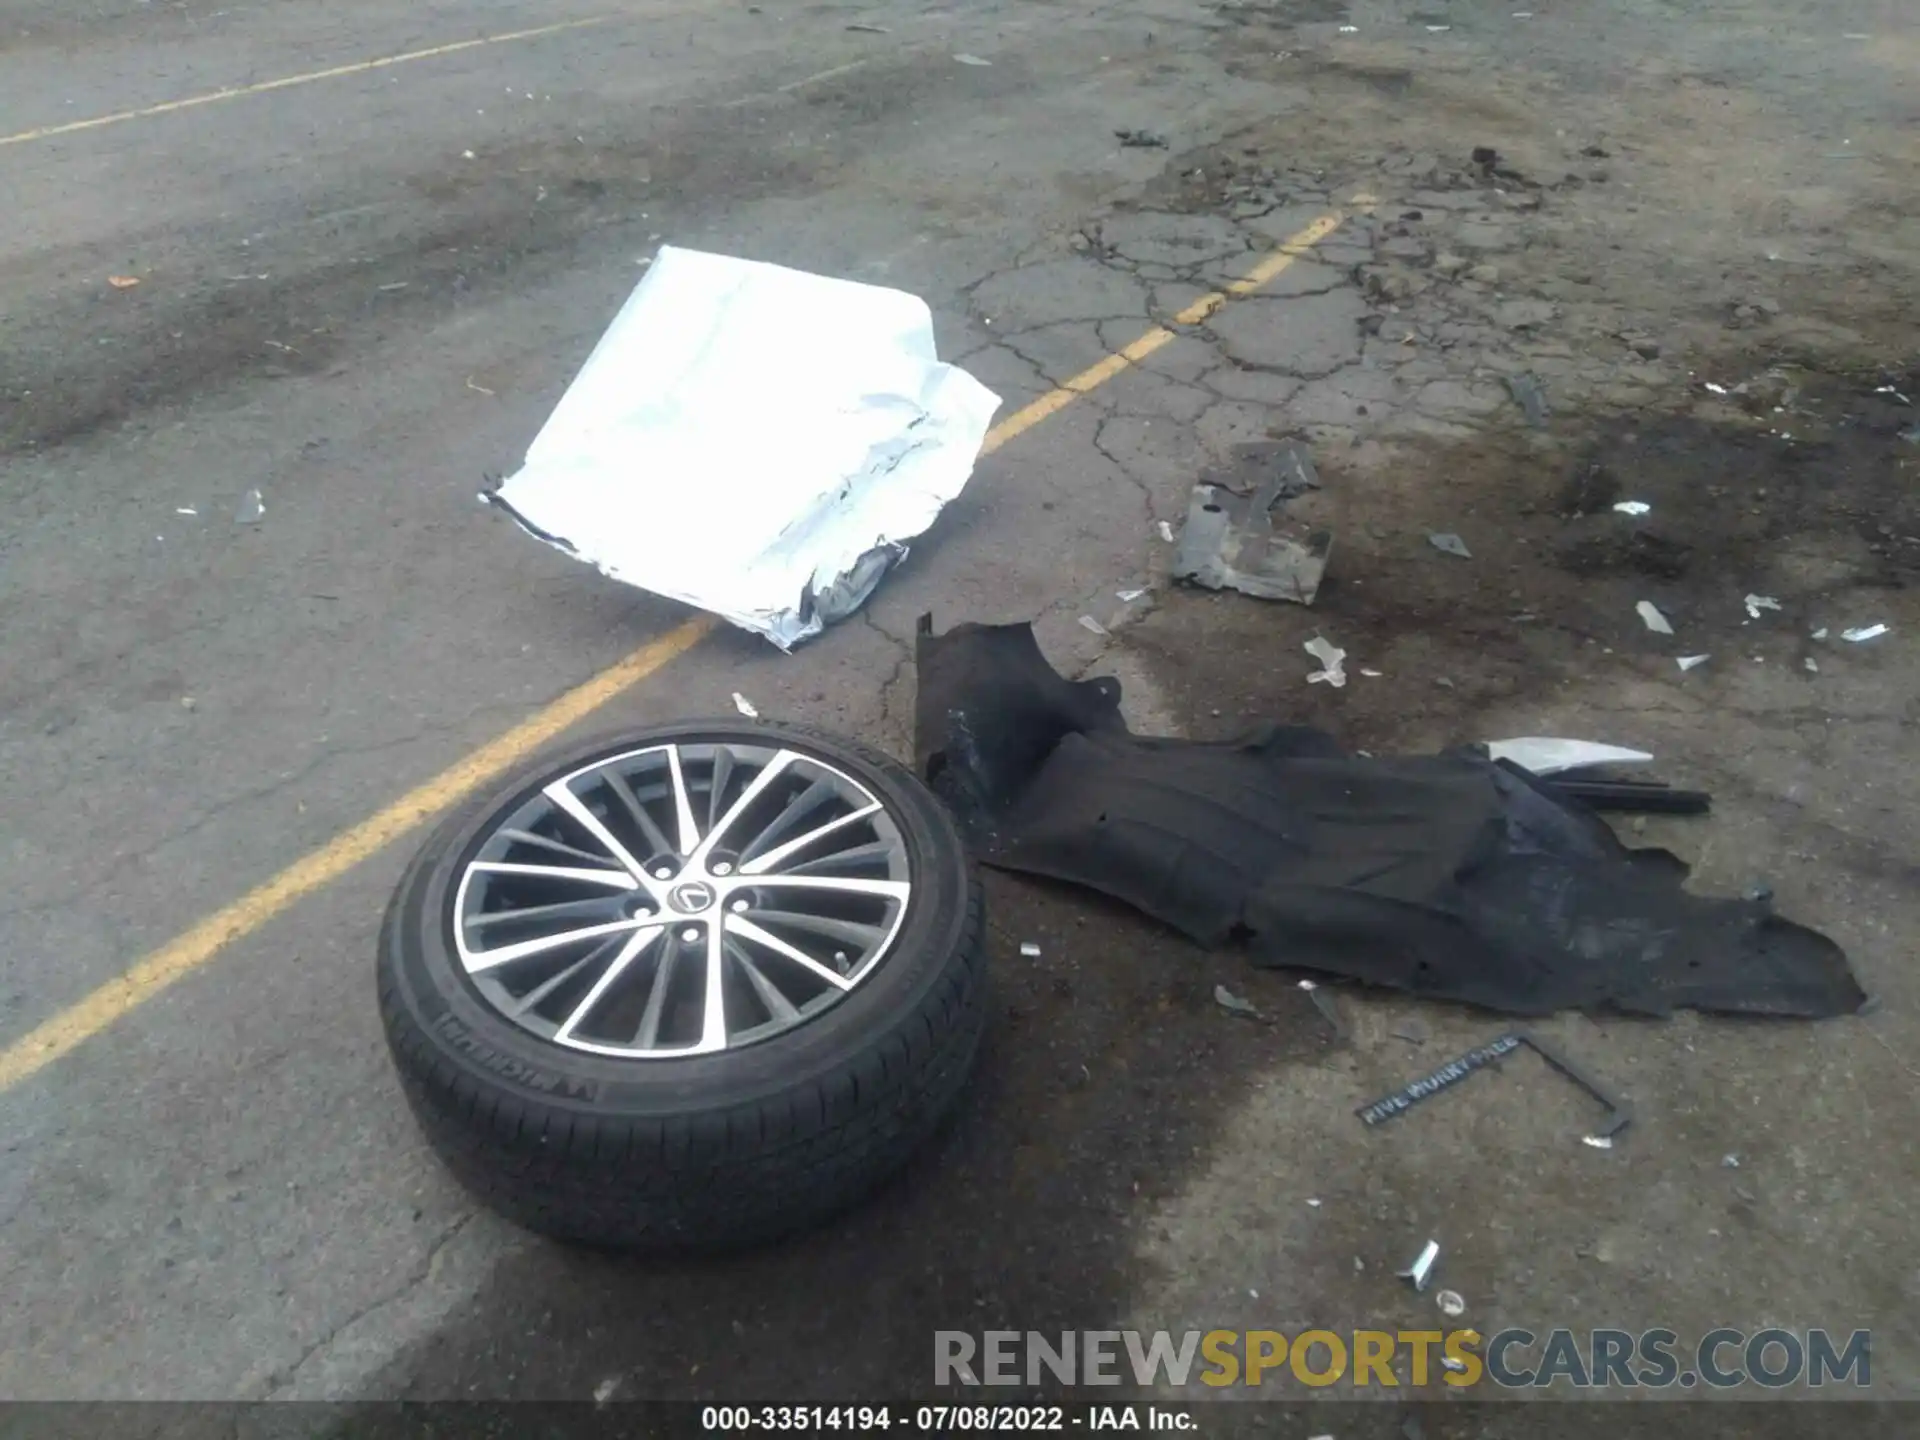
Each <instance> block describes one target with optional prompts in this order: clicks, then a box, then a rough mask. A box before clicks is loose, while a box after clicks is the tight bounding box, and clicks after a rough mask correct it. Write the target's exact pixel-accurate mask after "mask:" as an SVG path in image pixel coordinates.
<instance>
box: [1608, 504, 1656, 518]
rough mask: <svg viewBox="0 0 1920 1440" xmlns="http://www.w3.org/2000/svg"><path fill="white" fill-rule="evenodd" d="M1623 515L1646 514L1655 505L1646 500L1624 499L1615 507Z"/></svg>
mask: <svg viewBox="0 0 1920 1440" xmlns="http://www.w3.org/2000/svg"><path fill="white" fill-rule="evenodd" d="M1613 508H1614V509H1616V510H1618V511H1619V512H1620V513H1621V514H1622V515H1644V514H1646V513H1647V512H1648V511H1649V510H1651V509H1653V507H1652V506H1651V505H1649V504H1647V502H1646V501H1644V500H1622V501H1621V502H1620V503H1619V504H1618V505H1616V506H1614V507H1613Z"/></svg>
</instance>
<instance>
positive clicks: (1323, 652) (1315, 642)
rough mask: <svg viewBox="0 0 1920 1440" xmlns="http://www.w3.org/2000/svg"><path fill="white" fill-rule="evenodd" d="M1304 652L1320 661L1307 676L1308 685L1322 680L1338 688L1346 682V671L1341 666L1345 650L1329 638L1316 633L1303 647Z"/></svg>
mask: <svg viewBox="0 0 1920 1440" xmlns="http://www.w3.org/2000/svg"><path fill="white" fill-rule="evenodd" d="M1303 648H1304V649H1305V650H1306V652H1307V653H1308V654H1309V655H1311V656H1313V658H1314V659H1316V660H1318V661H1319V662H1320V668H1319V669H1318V670H1316V671H1314V672H1313V673H1312V674H1311V675H1309V676H1307V683H1308V684H1309V685H1318V684H1319V683H1320V682H1321V681H1322V680H1324V681H1326V682H1327V684H1329V685H1331V686H1332V687H1333V688H1334V689H1336V690H1339V689H1341V688H1343V687H1344V686H1345V685H1346V683H1347V672H1346V671H1345V670H1344V669H1343V668H1341V667H1342V666H1343V665H1344V664H1345V662H1346V658H1347V652H1346V651H1344V650H1342V649H1341V648H1340V647H1339V646H1338V645H1335V644H1334V643H1333V642H1332V641H1331V640H1325V639H1322V638H1321V637H1320V636H1318V635H1316V636H1314V637H1313V639H1311V640H1309V641H1307V643H1306V645H1305V646H1304V647H1303Z"/></svg>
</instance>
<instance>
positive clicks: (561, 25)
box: [0, 15, 620, 145]
mask: <svg viewBox="0 0 1920 1440" xmlns="http://www.w3.org/2000/svg"><path fill="white" fill-rule="evenodd" d="M619 18H620V17H619V16H618V15H593V16H589V17H588V18H586V19H584V20H562V21H559V22H558V23H556V24H553V25H536V26H535V27H534V28H533V29H531V30H509V31H507V32H505V33H504V34H500V35H482V36H480V37H479V38H478V39H475V40H456V41H454V42H453V43H452V44H450V45H434V46H431V47H430V48H428V49H425V50H409V51H407V52H406V53H405V54H401V55H382V56H380V57H378V58H377V59H373V60H356V61H354V62H353V63H352V64H350V65H335V66H332V67H330V68H329V69H326V70H309V71H308V72H307V73H306V74H304V75H285V76H282V77H281V78H280V79H278V80H262V81H260V82H259V83H258V84H254V85H230V86H228V87H227V88H226V89H224V90H209V91H208V92H207V93H206V94H204V95H190V96H188V97H187V98H186V99H184V100H168V101H165V102H163V103H161V104H159V105H147V106H144V107H143V108H141V109H139V110H118V111H115V112H114V113H113V114H111V115H96V116H94V117H93V118H92V119H91V120H72V121H69V122H68V123H67V124H65V125H42V126H41V127H40V128H39V129H37V130H22V131H20V132H19V133H18V134H17V135H0V145H24V144H26V143H27V141H29V140H50V139H52V138H53V137H54V136H55V135H72V134H75V133H76V132H78V131H81V130H99V129H101V128H103V127H104V126H108V125H121V124H125V123H126V122H127V121H129V120H145V119H147V118H149V117H150V116H154V115H171V114H173V113H174V112H175V111H176V110H196V109H198V108H199V107H200V106H202V105H215V104H218V103H219V102H220V101H222V100H238V99H240V98H241V97H243V96H247V95H265V94H267V93H268V92H269V91H272V90H290V89H292V88H293V87H294V86H295V85H312V84H314V83H315V82H317V81H320V80H338V79H340V78H341V77H342V76H345V75H364V74H366V73H367V72H368V71H371V70H385V69H388V68H389V67H391V66H394V65H410V64H412V63H413V62H414V61H415V60H432V59H434V58H435V57H436V56H440V55H457V54H459V53H460V52H461V51H462V50H478V49H480V48H481V47H482V46H486V45H507V44H510V43H512V42H513V41H515V40H537V39H539V38H540V37H541V36H542V35H558V34H560V33H561V32H562V31H564V30H585V29H587V28H588V27H590V26H594V25H605V24H607V23H608V22H609V21H612V20H618V19H619Z"/></svg>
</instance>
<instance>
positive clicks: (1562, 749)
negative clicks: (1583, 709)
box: [1486, 735, 1653, 775]
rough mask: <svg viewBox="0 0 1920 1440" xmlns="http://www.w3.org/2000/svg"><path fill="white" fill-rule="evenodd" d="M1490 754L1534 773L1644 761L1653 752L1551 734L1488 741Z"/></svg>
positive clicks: (1646, 760)
mask: <svg viewBox="0 0 1920 1440" xmlns="http://www.w3.org/2000/svg"><path fill="white" fill-rule="evenodd" d="M1486 746H1487V757H1488V758H1489V759H1491V760H1506V761H1509V762H1511V763H1512V764H1515V765H1518V766H1519V767H1520V768H1521V769H1522V770H1525V771H1527V772H1529V773H1530V774H1534V775H1558V774H1560V773H1561V772H1562V771H1566V770H1585V769H1588V768H1590V767H1592V766H1594V765H1644V764H1646V763H1647V762H1648V761H1649V760H1651V759H1653V756H1652V755H1651V754H1649V753H1648V752H1647V751H1645V750H1629V749H1627V748H1625V747H1624V746H1621V745H1602V744H1600V743H1599V742H1598V741H1594V740H1563V739H1561V738H1559V737H1558V736H1552V735H1522V736H1519V737H1517V738H1515V739H1512V740H1489V741H1487V742H1486Z"/></svg>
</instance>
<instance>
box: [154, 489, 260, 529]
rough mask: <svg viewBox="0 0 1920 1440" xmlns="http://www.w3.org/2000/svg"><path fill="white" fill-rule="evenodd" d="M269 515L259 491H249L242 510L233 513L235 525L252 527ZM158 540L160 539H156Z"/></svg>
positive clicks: (242, 502)
mask: <svg viewBox="0 0 1920 1440" xmlns="http://www.w3.org/2000/svg"><path fill="white" fill-rule="evenodd" d="M266 513H267V502H266V500H265V498H264V497H262V496H261V494H260V492H259V491H258V490H249V491H247V493H246V494H244V495H242V496H241V497H240V508H239V509H237V510H235V511H234V512H233V523H234V524H236V525H252V524H255V523H257V522H258V521H259V519H260V517H261V516H262V515H265V514H266ZM156 538H158V537H156Z"/></svg>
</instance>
